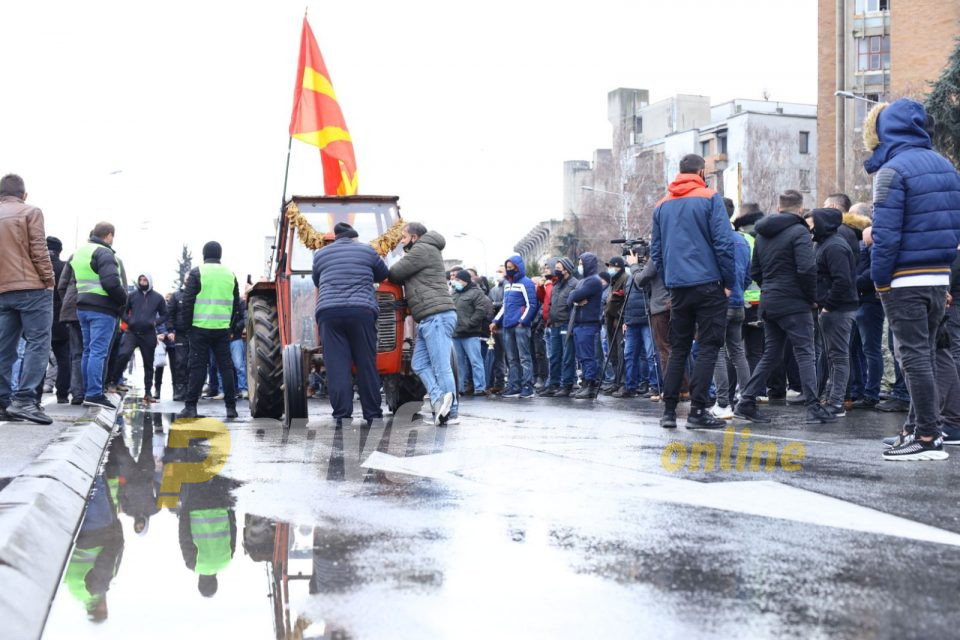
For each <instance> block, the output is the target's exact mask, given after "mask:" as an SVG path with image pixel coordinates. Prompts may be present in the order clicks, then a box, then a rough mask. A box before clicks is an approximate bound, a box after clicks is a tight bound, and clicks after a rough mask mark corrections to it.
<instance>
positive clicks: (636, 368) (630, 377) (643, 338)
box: [623, 324, 657, 391]
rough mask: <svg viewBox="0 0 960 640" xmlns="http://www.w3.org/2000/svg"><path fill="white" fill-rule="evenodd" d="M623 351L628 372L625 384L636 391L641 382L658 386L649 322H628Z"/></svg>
mask: <svg viewBox="0 0 960 640" xmlns="http://www.w3.org/2000/svg"><path fill="white" fill-rule="evenodd" d="M623 337H624V345H623V353H624V360H625V361H626V372H625V377H624V380H623V386H624V387H626V388H627V389H629V390H630V391H636V390H637V387H639V386H640V383H641V382H647V383H649V384H650V385H653V386H657V370H656V368H655V365H654V361H653V358H654V350H653V335H652V334H651V333H650V325H648V324H628V325H627V332H626V333H625V334H624V336H623Z"/></svg>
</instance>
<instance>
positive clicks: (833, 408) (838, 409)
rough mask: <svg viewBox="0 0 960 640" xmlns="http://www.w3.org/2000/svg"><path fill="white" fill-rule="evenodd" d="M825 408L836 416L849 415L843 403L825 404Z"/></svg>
mask: <svg viewBox="0 0 960 640" xmlns="http://www.w3.org/2000/svg"><path fill="white" fill-rule="evenodd" d="M823 408H824V410H825V411H826V412H827V413H829V414H830V415H832V416H833V417H834V418H843V417H844V416H846V415H847V412H846V410H845V409H844V408H843V405H842V404H841V405H839V406H837V405H835V404H828V405H824V407H823Z"/></svg>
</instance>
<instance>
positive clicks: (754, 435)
mask: <svg viewBox="0 0 960 640" xmlns="http://www.w3.org/2000/svg"><path fill="white" fill-rule="evenodd" d="M750 437H751V438H772V439H774V440H788V441H790V442H808V443H810V444H837V443H836V442H824V441H823V440H802V439H800V438H787V437H784V436H770V435H767V434H765V433H757V432H756V431H754V432H753V433H751V434H750Z"/></svg>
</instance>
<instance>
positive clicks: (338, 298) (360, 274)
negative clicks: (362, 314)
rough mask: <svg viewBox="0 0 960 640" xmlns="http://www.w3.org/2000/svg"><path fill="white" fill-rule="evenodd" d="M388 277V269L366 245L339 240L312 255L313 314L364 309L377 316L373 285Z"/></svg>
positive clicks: (344, 239)
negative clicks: (315, 296)
mask: <svg viewBox="0 0 960 640" xmlns="http://www.w3.org/2000/svg"><path fill="white" fill-rule="evenodd" d="M389 275H390V272H389V270H388V269H387V265H386V264H385V263H384V262H383V258H381V257H380V256H379V255H378V254H377V252H376V251H374V250H373V247H371V246H370V245H368V244H362V243H360V242H357V241H356V240H354V239H352V238H346V237H344V238H339V239H338V240H334V241H333V243H331V244H329V245H327V246H326V247H324V248H323V249H320V250H319V251H315V252H314V254H313V286H315V287H317V289H318V292H317V304H316V307H315V313H316V314H317V315H318V316H319V315H320V314H321V312H323V311H326V310H328V309H329V310H332V309H344V308H354V309H364V310H366V311H369V312H370V313H372V314H374V315H377V314H379V312H380V307H379V305H378V304H377V300H376V297H375V296H374V289H373V285H374V283H376V282H383V281H384V280H386V279H387V277H388V276H389Z"/></svg>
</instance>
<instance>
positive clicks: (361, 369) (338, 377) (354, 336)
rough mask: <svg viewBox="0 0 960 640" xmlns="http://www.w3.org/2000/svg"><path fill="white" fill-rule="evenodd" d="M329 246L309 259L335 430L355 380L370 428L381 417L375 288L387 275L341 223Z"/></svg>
mask: <svg viewBox="0 0 960 640" xmlns="http://www.w3.org/2000/svg"><path fill="white" fill-rule="evenodd" d="M333 233H334V235H335V236H336V240H334V242H333V244H330V245H327V246H326V247H324V248H323V249H320V250H319V251H317V252H316V253H315V254H314V256H313V284H314V286H316V287H317V289H318V292H317V307H316V315H317V324H318V325H319V328H320V341H321V342H322V343H323V360H324V364H325V365H326V368H327V386H328V388H329V390H330V405H331V406H332V407H333V417H334V418H335V419H336V420H337V425H338V426H339V425H341V424H342V423H343V419H344V418H350V417H351V416H352V415H353V375H352V373H351V365H355V366H356V367H357V386H358V387H359V389H360V405H361V407H362V408H363V417H364V419H365V420H366V421H367V424H370V423H371V422H373V421H374V420H376V419H377V418H382V417H383V411H382V410H381V409H380V400H381V398H380V374H379V373H378V372H377V316H378V315H379V314H380V307H379V306H377V301H376V298H375V297H374V295H373V285H374V283H375V282H383V281H384V280H386V279H387V276H389V275H390V272H389V270H388V269H387V265H386V264H385V263H384V262H383V259H382V258H381V257H380V256H379V255H377V252H376V251H374V250H373V247H371V246H369V245H366V244H361V243H359V242H357V241H356V238H357V237H358V235H359V234H358V233H357V232H356V231H355V230H354V229H353V227H351V226H350V225H349V224H347V223H345V222H339V223H337V224H336V226H334V228H333Z"/></svg>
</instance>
